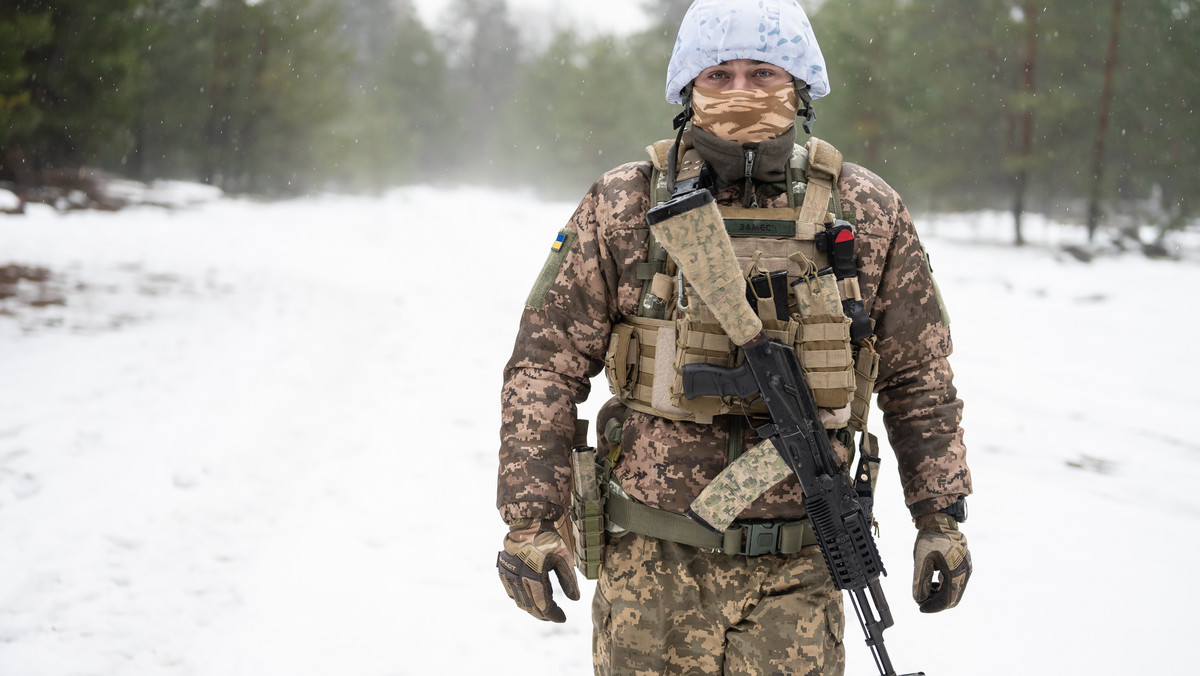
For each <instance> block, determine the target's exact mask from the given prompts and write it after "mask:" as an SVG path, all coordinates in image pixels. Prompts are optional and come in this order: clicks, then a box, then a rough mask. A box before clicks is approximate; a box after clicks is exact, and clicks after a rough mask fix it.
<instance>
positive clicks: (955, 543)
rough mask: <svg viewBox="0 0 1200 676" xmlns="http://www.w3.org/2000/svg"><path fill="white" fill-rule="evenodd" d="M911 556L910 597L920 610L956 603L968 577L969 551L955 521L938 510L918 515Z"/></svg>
mask: <svg viewBox="0 0 1200 676" xmlns="http://www.w3.org/2000/svg"><path fill="white" fill-rule="evenodd" d="M913 559H914V563H913V589H912V591H913V600H915V601H916V602H917V603H918V604H919V605H920V606H921V612H923V613H936V612H939V611H942V610H945V609H947V608H953V607H954V606H956V605H958V602H959V601H960V600H961V599H962V595H963V591H964V590H965V589H966V588H967V580H969V579H970V578H971V552H969V551H967V538H966V536H965V535H963V534H962V533H961V532H960V531H959V530H958V521H956V520H955V519H954V517H952V516H950V515H949V514H943V513H941V512H935V513H933V514H926V515H925V516H922V517H919V518H918V519H917V544H916V545H915V546H914V547H913ZM935 572H936V573H937V574H938V580H937V581H935V580H934V579H933V576H934V573H935Z"/></svg>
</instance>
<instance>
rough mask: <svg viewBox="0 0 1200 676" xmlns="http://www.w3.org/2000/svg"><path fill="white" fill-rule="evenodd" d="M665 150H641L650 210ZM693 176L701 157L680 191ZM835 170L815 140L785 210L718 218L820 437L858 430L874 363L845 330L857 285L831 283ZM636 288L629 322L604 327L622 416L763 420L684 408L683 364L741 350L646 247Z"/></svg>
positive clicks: (722, 409) (715, 406)
mask: <svg viewBox="0 0 1200 676" xmlns="http://www.w3.org/2000/svg"><path fill="white" fill-rule="evenodd" d="M673 142H674V141H673V140H665V141H659V142H658V143H655V144H654V145H652V146H649V147H648V148H647V151H648V152H649V153H650V157H651V159H652V161H653V164H654V170H653V172H652V174H651V179H650V184H651V191H652V199H651V206H654V205H657V204H661V203H663V202H665V201H666V200H667V199H668V198H669V197H670V195H669V191H668V186H667V176H666V174H667V171H666V169H667V161H668V160H667V157H668V149H669V148H670V146H671V144H672V143H673ZM702 165H703V160H702V159H701V158H700V155H699V153H698V152H697V151H696V150H695V149H691V148H688V149H687V150H686V151H685V152H682V153H680V157H679V160H678V165H677V180H680V181H683V180H687V179H689V178H691V177H695V176H696V175H697V174H698V173H699V171H700V168H701V167H702ZM841 168H842V155H841V153H840V152H838V151H837V150H836V149H835V148H834V147H833V146H831V145H830V144H828V143H826V142H824V141H821V140H819V139H817V138H812V139H811V140H810V141H809V142H808V144H807V145H805V146H801V145H796V146H795V148H794V150H793V153H792V157H791V160H790V162H789V164H788V169H787V183H788V184H787V195H788V206H787V207H782V208H757V207H754V208H746V207H734V206H721V207H720V211H721V214H722V216H723V217H724V220H725V227H726V230H727V231H728V232H729V235H730V239H731V241H732V243H733V249H734V252H735V254H736V256H737V260H738V263H739V265H740V266H741V268H742V271H743V273H744V275H745V277H746V279H747V299H748V301H749V302H751V304H752V306H754V307H755V308H756V310H757V311H758V314H759V316H760V317H761V318H762V320H763V327H764V329H765V330H766V332H767V335H768V336H769V337H770V338H773V339H776V340H780V341H782V342H784V343H785V344H789V345H794V346H795V348H796V351H797V353H798V354H799V355H800V361H801V365H802V366H803V368H804V371H805V376H806V377H807V378H808V381H809V385H810V386H811V387H812V390H813V395H814V397H815V399H816V402H817V405H818V406H819V407H820V408H821V421H822V423H823V424H824V425H825V427H826V429H828V430H839V431H841V432H843V433H845V432H849V433H851V434H853V433H854V432H857V431H860V430H865V429H866V415H867V408H868V406H869V402H870V396H871V391H872V388H873V387H874V383H875V377H876V375H877V373H878V366H879V357H878V355H877V354H876V352H875V349H874V337H873V336H871V335H870V333H871V332H870V329H869V321H867V320H866V318H865V314H863V315H862V317H860V318H859V320H860V322H865V323H866V324H867V330H866V331H865V333H864V332H863V331H862V330H861V329H860V330H857V331H856V333H859V334H864V335H859V336H856V338H858V339H857V340H852V339H851V335H852V334H851V325H852V319H851V317H848V316H847V314H846V313H845V312H844V311H843V301H858V303H859V308H861V300H862V298H861V294H860V291H859V288H858V280H857V277H856V276H854V275H838V276H839V277H842V278H841V279H837V278H836V277H835V275H834V274H833V271H832V269H831V264H832V262H833V261H832V260H831V251H832V240H833V238H832V237H831V236H830V232H831V231H830V227H831V226H833V225H834V223H835V222H841V223H843V225H842V227H843V228H845V229H848V224H845V223H844V222H842V221H840V219H841V218H842V216H843V214H842V212H841V201H840V198H839V196H838V193H837V181H838V175H839V173H840V172H841ZM847 237H849V238H851V239H852V238H853V233H852V232H850V233H849V235H847ZM838 239H839V240H840V239H841V237H840V236H839V238H838ZM851 244H852V242H851ZM851 256H852V254H851ZM850 267H851V268H853V262H851V263H850ZM638 277H639V278H640V279H641V280H643V284H644V287H643V293H642V302H641V303H640V307H639V311H638V316H632V317H625V318H624V319H623V320H622V321H621V322H619V323H618V324H617V325H616V326H615V327H614V328H613V332H612V337H611V339H610V342H609V346H608V351H607V354H606V355H605V374H606V375H607V377H608V382H609V389H610V390H611V391H612V392H613V394H615V395H616V397H617V398H618V399H619V400H620V401H621V402H622V403H623V404H624V405H625V406H627V407H628V408H630V409H633V410H635V411H641V412H643V413H648V414H652V415H657V416H662V417H664V418H669V419H671V420H688V421H694V422H699V423H710V422H712V420H713V417H714V416H717V415H726V414H739V415H740V414H743V413H746V414H750V415H766V413H767V410H766V406H765V405H763V404H762V403H761V402H759V401H757V400H755V399H751V400H747V401H742V400H739V399H737V398H733V397H729V398H717V397H699V398H696V399H692V400H688V399H687V398H686V397H684V393H683V377H682V373H683V366H684V365H686V364H693V363H708V364H716V365H719V366H736V365H737V362H738V361H739V360H740V354H739V352H740V350H739V349H738V348H737V346H736V345H734V344H733V342H732V341H731V340H730V339H729V337H728V336H727V335H726V334H725V332H724V331H723V330H722V329H721V326H720V324H719V323H718V322H717V320H716V318H715V317H714V316H713V315H712V313H711V312H709V311H708V310H707V308H706V307H705V306H704V303H703V302H702V301H701V300H700V298H699V296H698V295H697V294H695V293H691V292H690V287H689V285H688V284H687V281H686V280H685V279H684V278H683V277H682V275H681V274H680V273H679V272H678V271H677V268H676V266H675V265H674V262H673V261H671V260H670V259H669V257H668V256H667V255H666V253H665V252H664V251H663V250H662V247H661V245H659V244H658V243H657V242H656V241H654V238H653V236H650V238H649V253H648V256H647V262H646V263H643V264H641V265H640V266H639V267H638ZM856 328H858V327H856Z"/></svg>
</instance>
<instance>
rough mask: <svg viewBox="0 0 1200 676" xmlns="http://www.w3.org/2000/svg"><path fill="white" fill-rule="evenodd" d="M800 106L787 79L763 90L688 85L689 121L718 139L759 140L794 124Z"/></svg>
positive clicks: (794, 91)
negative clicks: (783, 82)
mask: <svg viewBox="0 0 1200 676" xmlns="http://www.w3.org/2000/svg"><path fill="white" fill-rule="evenodd" d="M799 107H800V101H799V97H797V96H796V87H795V85H793V84H792V83H791V82H788V83H786V84H781V85H776V86H774V87H769V88H767V89H725V90H720V89H706V88H704V87H694V88H692V122H693V123H694V124H695V125H696V126H698V127H700V128H701V129H703V130H705V131H707V132H708V133H710V134H712V135H713V136H716V137H718V138H723V139H726V140H728V141H736V142H738V143H761V142H763V141H769V140H771V139H773V138H778V137H779V136H781V135H782V134H783V133H784V132H786V131H787V130H788V129H790V128H791V127H792V125H794V124H795V123H796V110H797V109H798V108H799Z"/></svg>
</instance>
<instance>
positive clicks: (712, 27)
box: [667, 0, 829, 103]
mask: <svg viewBox="0 0 1200 676" xmlns="http://www.w3.org/2000/svg"><path fill="white" fill-rule="evenodd" d="M733 59H754V60H755V61H764V62H766V63H770V64H772V65H776V66H779V67H780V68H783V69H784V70H786V71H787V72H789V73H791V74H792V76H793V77H797V78H800V79H801V80H804V81H805V82H807V83H808V85H809V94H810V95H811V96H812V98H814V99H819V98H821V97H822V96H825V95H826V94H828V93H829V76H828V74H827V73H826V72H825V57H824V56H822V55H821V48H820V46H818V45H817V36H816V35H814V34H813V30H812V25H811V24H810V23H809V22H808V15H807V14H805V13H804V9H803V8H802V7H800V5H799V4H797V3H796V0H696V2H693V3H692V6H691V7H690V8H688V11H687V14H686V15H684V17H683V22H682V23H681V24H680V25H679V37H677V38H676V39H675V50H674V51H673V52H672V53H671V62H670V64H668V65H667V101H669V102H671V103H683V97H682V95H681V93H682V91H683V88H684V87H686V86H687V85H688V83H690V82H691V81H692V80H694V79H696V76H697V75H699V74H700V71H702V70H704V69H705V68H709V67H711V66H715V65H717V64H719V63H723V62H725V61H731V60H733Z"/></svg>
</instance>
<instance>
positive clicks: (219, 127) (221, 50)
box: [201, 0, 240, 188]
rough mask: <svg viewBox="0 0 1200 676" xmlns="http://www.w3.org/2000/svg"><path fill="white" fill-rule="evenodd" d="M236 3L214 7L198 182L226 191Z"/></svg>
mask: <svg viewBox="0 0 1200 676" xmlns="http://www.w3.org/2000/svg"><path fill="white" fill-rule="evenodd" d="M239 1H240V0H220V3H219V4H218V5H217V9H216V11H217V20H216V28H215V31H216V32H215V34H214V35H213V50H214V54H213V65H212V77H211V80H210V84H209V87H208V119H207V120H205V123H204V132H203V133H204V140H205V145H206V148H205V156H204V160H203V164H202V167H201V178H202V180H203V181H204V182H205V183H209V184H213V185H217V186H220V187H222V188H224V187H227V186H225V185H223V184H224V182H225V180H226V179H227V173H228V166H227V164H228V149H229V147H230V144H231V142H232V139H231V138H230V136H231V134H230V131H231V127H230V117H229V116H230V106H231V102H232V100H233V95H234V89H235V87H236V82H235V81H234V78H233V75H232V74H233V72H234V69H235V67H236V57H235V56H234V54H233V53H232V51H231V50H232V49H233V45H235V44H236V40H235V37H236V33H237V27H236V26H235V25H234V21H236V19H237V17H236V14H238V9H239V8H238V6H237V5H238V3H239Z"/></svg>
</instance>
